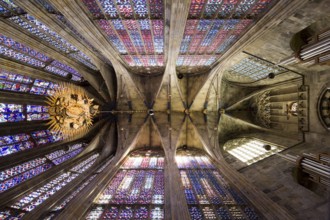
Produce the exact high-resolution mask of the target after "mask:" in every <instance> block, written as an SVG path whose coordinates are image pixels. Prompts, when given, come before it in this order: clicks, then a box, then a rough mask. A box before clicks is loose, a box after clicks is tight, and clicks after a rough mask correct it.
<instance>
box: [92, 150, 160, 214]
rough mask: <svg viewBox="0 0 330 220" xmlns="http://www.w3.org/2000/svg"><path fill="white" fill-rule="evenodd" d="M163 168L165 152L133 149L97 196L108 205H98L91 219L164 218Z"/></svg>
mask: <svg viewBox="0 0 330 220" xmlns="http://www.w3.org/2000/svg"><path fill="white" fill-rule="evenodd" d="M163 169H164V157H163V154H162V153H161V152H158V151H152V150H149V151H135V152H132V153H131V154H130V156H129V157H128V158H127V159H126V160H125V162H124V163H123V165H122V166H121V167H120V170H119V171H118V172H117V173H116V175H115V176H114V177H113V179H112V180H111V181H110V183H109V184H108V186H107V187H106V188H105V190H104V191H103V192H102V193H101V194H100V195H99V196H98V198H97V199H96V203H97V204H108V205H104V206H106V208H104V206H96V207H95V208H94V209H92V210H91V211H90V212H89V214H88V216H87V219H100V218H107V219H114V218H119V219H122V218H124V219H126V218H135V219H149V218H150V219H164V209H163V204H164V191H165V189H164V170H163ZM150 205H152V206H150Z"/></svg>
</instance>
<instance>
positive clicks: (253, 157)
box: [224, 138, 284, 165]
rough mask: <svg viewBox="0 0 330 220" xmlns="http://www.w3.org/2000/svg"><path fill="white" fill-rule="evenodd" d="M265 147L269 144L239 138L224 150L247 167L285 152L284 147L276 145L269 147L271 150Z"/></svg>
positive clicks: (226, 145) (230, 142)
mask: <svg viewBox="0 0 330 220" xmlns="http://www.w3.org/2000/svg"><path fill="white" fill-rule="evenodd" d="M265 145H269V144H267V143H265V142H263V141H261V140H257V139H251V138H238V139H233V140H230V141H228V142H226V144H225V146H224V150H225V151H227V152H228V153H229V154H231V155H233V156H234V157H236V158H237V159H239V160H240V161H242V162H243V163H245V164H246V165H250V164H252V163H255V162H257V161H259V160H262V159H264V158H266V157H269V156H271V155H273V154H275V153H278V152H280V151H282V150H284V148H283V147H281V146H277V145H274V144H272V145H269V147H270V149H265V148H264V146H265Z"/></svg>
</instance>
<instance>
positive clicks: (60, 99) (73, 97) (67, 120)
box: [47, 83, 99, 138]
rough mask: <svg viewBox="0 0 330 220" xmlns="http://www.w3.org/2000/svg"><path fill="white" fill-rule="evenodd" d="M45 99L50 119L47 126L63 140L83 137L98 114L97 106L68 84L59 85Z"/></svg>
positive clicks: (83, 93)
mask: <svg viewBox="0 0 330 220" xmlns="http://www.w3.org/2000/svg"><path fill="white" fill-rule="evenodd" d="M47 99H48V100H47V104H48V105H49V114H50V119H51V121H50V122H49V123H48V125H50V129H51V130H52V131H55V132H61V133H62V135H63V136H64V138H72V137H73V136H77V135H84V134H85V133H86V132H87V131H88V130H89V128H90V127H91V126H92V124H93V117H94V116H95V115H97V114H98V112H99V111H98V109H99V106H98V105H94V104H93V99H89V98H88V97H87V94H86V93H85V91H84V90H83V89H81V88H79V87H77V86H74V85H72V84H69V83H63V84H61V85H60V86H59V87H58V88H57V89H56V90H55V93H54V94H53V95H52V96H50V97H48V98H47Z"/></svg>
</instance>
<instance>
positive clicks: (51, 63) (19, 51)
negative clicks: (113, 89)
mask: <svg viewBox="0 0 330 220" xmlns="http://www.w3.org/2000/svg"><path fill="white" fill-rule="evenodd" d="M0 54H1V55H3V56H5V57H8V58H11V59H14V60H17V61H19V62H23V63H26V64H28V65H32V66H34V67H37V68H44V69H45V70H47V71H49V72H51V73H54V74H56V75H59V76H62V77H67V76H68V75H69V74H71V75H72V78H71V79H72V80H73V81H81V79H82V77H81V75H80V74H79V73H78V71H77V70H75V69H74V68H72V67H70V66H68V65H66V64H63V63H61V62H60V61H57V60H54V59H51V58H50V57H48V56H46V55H45V54H43V53H40V52H37V51H36V50H34V49H31V48H30V47H28V46H26V45H24V44H22V43H19V42H17V41H15V40H13V39H12V38H9V37H6V36H4V35H2V34H0Z"/></svg>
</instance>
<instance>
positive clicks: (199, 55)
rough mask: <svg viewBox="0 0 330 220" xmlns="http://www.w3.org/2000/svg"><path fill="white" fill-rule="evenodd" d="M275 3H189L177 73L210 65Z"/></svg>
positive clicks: (224, 0)
mask: <svg viewBox="0 0 330 220" xmlns="http://www.w3.org/2000/svg"><path fill="white" fill-rule="evenodd" d="M276 2H277V1H276V0H243V1H238V0H192V1H191V4H190V8H189V16H188V20H187V23H186V27H185V32H184V37H183V39H182V42H181V47H180V56H179V59H178V60H177V66H178V68H179V71H183V72H184V71H187V70H186V69H187V68H180V67H183V66H201V67H207V66H210V65H212V64H213V63H214V62H215V61H216V60H217V59H218V58H219V57H220V56H221V55H222V54H223V53H224V52H225V51H226V50H227V49H228V48H229V47H230V46H231V45H232V44H233V43H234V42H236V41H237V40H238V39H239V38H240V37H241V36H242V34H243V33H244V32H245V31H246V30H247V29H248V27H250V26H251V24H252V23H253V22H255V21H256V20H257V19H259V18H260V17H261V16H262V15H263V14H264V13H265V12H267V11H268V10H269V9H270V8H271V6H272V5H274V4H275V3H276ZM188 54H189V55H188ZM210 57H212V58H210ZM188 72H189V71H188Z"/></svg>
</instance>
